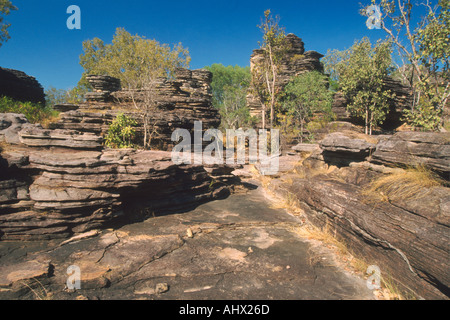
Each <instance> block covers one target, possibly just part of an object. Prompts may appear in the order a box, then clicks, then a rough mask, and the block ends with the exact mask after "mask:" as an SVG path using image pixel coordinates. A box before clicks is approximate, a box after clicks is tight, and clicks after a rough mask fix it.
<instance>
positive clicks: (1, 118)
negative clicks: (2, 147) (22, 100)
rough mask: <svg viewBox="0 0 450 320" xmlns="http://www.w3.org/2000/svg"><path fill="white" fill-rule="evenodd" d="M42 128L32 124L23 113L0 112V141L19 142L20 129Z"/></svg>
mask: <svg viewBox="0 0 450 320" xmlns="http://www.w3.org/2000/svg"><path fill="white" fill-rule="evenodd" d="M34 128H42V127H41V126H40V125H33V124H30V123H29V122H28V119H27V118H26V117H25V116H24V115H23V114H15V113H0V141H4V142H6V143H9V144H20V143H21V141H20V136H19V132H20V131H21V130H22V129H30V130H31V129H34Z"/></svg>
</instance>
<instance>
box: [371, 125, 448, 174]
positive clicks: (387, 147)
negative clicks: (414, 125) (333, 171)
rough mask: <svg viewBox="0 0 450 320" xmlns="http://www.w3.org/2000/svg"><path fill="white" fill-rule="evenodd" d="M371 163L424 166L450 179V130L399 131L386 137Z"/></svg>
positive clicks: (382, 139)
mask: <svg viewBox="0 0 450 320" xmlns="http://www.w3.org/2000/svg"><path fill="white" fill-rule="evenodd" d="M371 162H373V163H376V164H382V165H387V166H395V167H408V166H418V165H423V166H426V167H428V168H430V169H431V170H433V171H435V172H437V173H439V174H440V175H441V176H442V177H443V178H445V179H447V180H450V133H427V132H399V133H396V134H395V135H394V136H384V137H382V138H381V139H380V142H379V143H378V145H377V148H376V151H375V152H374V153H373V155H372V160H371Z"/></svg>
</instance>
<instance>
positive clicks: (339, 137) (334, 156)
mask: <svg viewBox="0 0 450 320" xmlns="http://www.w3.org/2000/svg"><path fill="white" fill-rule="evenodd" d="M372 142H373V141H372ZM320 147H321V149H322V156H323V158H324V161H325V162H327V163H329V164H332V165H336V166H348V165H349V164H350V163H351V162H357V161H364V160H365V159H366V158H367V157H368V156H369V155H370V154H371V153H372V152H373V151H374V150H375V147H376V145H375V144H373V143H371V142H368V141H367V140H365V139H361V138H358V137H354V136H353V137H352V136H351V135H350V134H344V133H341V132H335V133H332V134H329V135H328V136H326V137H325V139H323V140H322V142H321V143H320Z"/></svg>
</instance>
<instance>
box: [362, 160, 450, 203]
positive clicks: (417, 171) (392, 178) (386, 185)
mask: <svg viewBox="0 0 450 320" xmlns="http://www.w3.org/2000/svg"><path fill="white" fill-rule="evenodd" d="M443 185H445V181H443V180H442V179H441V178H439V176H438V175H437V174H435V173H434V172H432V171H431V170H429V169H427V168H426V167H424V166H417V167H415V168H409V169H406V170H404V171H398V172H394V173H391V174H389V175H385V176H382V177H380V178H378V179H375V180H374V181H372V182H371V183H370V185H368V186H367V187H366V188H365V189H364V190H363V194H364V195H365V196H367V197H368V199H370V200H378V201H384V202H389V201H399V200H405V199H411V198H416V199H420V198H423V197H425V196H426V195H428V194H429V193H430V192H431V190H432V189H433V188H434V187H440V186H443Z"/></svg>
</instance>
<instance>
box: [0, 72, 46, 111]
mask: <svg viewBox="0 0 450 320" xmlns="http://www.w3.org/2000/svg"><path fill="white" fill-rule="evenodd" d="M0 96H7V97H11V98H13V99H14V100H18V101H31V102H35V103H42V104H45V94H44V89H43V88H42V86H41V84H40V83H39V82H38V81H37V80H36V79H35V78H34V77H31V76H29V75H27V74H26V73H24V72H22V71H18V70H12V69H5V68H1V67H0Z"/></svg>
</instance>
